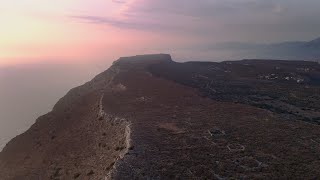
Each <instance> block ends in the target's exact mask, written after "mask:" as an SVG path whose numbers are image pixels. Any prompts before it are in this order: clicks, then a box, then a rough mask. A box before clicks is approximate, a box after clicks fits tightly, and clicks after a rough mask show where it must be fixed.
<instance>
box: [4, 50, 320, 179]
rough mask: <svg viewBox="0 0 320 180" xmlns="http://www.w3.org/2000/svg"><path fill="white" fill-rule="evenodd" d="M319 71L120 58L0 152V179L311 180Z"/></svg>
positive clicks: (315, 171)
mask: <svg viewBox="0 0 320 180" xmlns="http://www.w3.org/2000/svg"><path fill="white" fill-rule="evenodd" d="M319 88H320V65H318V64H317V63H313V62H304V61H271V60H243V61H236V62H221V63H211V62H188V63H176V62H174V61H172V59H171V57H170V55H166V54H158V55H143V56H134V57H125V58H120V59H119V60H117V61H115V62H114V63H113V65H112V67H110V68H109V69H108V70H106V71H105V72H103V73H101V74H99V75H98V76H96V77H95V78H94V79H93V80H91V81H90V82H88V83H86V84H84V85H82V86H80V87H77V88H74V89H72V90H71V91H70V92H69V93H68V94H67V95H66V96H65V97H63V98H62V99H60V100H59V101H58V103H57V104H56V105H55V107H54V108H53V110H52V112H49V113H48V114H46V115H44V116H42V117H39V118H38V119H37V121H36V123H35V124H34V125H33V126H32V127H31V128H30V129H29V130H28V131H27V132H25V133H23V134H21V135H19V136H17V137H16V138H14V139H13V140H11V141H10V142H9V143H8V144H7V145H6V147H5V148H4V149H3V151H2V152H1V153H0V177H1V178H0V179H5V180H7V179H97V180H100V179H232V178H233V179H234V178H235V179H315V178H317V177H320V154H319V151H320V126H319V123H320V120H319V119H320V107H319V104H320V103H319V100H320V96H319V94H320V93H319Z"/></svg>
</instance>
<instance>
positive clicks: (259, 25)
mask: <svg viewBox="0 0 320 180" xmlns="http://www.w3.org/2000/svg"><path fill="white" fill-rule="evenodd" d="M319 7H320V1H319V0H303V1H301V0H90V1H89V0H55V1H51V0H0V26H1V28H0V66H7V65H16V64H30V63H45V64H46V63H71V64H72V63H92V62H93V61H94V62H101V61H107V60H108V61H112V60H114V59H117V58H118V57H119V56H126V55H135V54H144V53H158V52H164V53H171V54H172V55H173V57H176V58H177V59H183V58H191V59H196V58H198V59H210V57H212V54H204V52H199V51H197V50H196V49H197V47H198V46H206V45H210V44H215V43H220V42H231V41H232V42H259V43H271V42H281V41H294V40H311V39H314V38H316V37H318V36H320V33H319V32H320V21H319V20H318V17H320V11H319V10H318V8H319Z"/></svg>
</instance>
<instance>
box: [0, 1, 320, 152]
mask: <svg viewBox="0 0 320 180" xmlns="http://www.w3.org/2000/svg"><path fill="white" fill-rule="evenodd" d="M319 7H320V1H319V0H54V1H52V0H0V150H1V148H2V147H3V146H4V144H5V143H6V142H8V140H10V139H11V138H13V137H14V136H16V135H17V134H19V133H22V132H23V131H25V130H27V129H28V127H30V125H32V124H33V123H34V121H35V119H36V118H37V117H38V116H40V115H42V114H45V113H47V112H48V111H50V110H51V108H52V107H53V105H54V104H55V103H56V102H57V101H58V99H59V98H61V97H62V96H63V95H65V94H66V92H67V91H68V90H69V89H71V88H73V87H75V86H78V85H81V84H83V83H84V82H86V81H89V80H90V79H91V78H93V77H94V75H96V74H97V73H99V72H101V71H103V70H105V69H107V68H108V67H109V66H110V65H111V63H112V61H114V60H116V59H118V58H119V57H121V56H131V55H137V54H150V53H170V54H171V55H172V57H173V59H174V60H175V61H190V60H192V61H195V60H208V61H216V60H227V59H233V58H234V57H235V55H233V54H232V52H229V51H223V50H221V49H220V50H219V51H215V50H213V49H210V48H207V47H214V45H216V44H219V43H221V44H223V43H228V42H237V43H240V44H241V43H276V42H283V41H297V40H298V41H309V40H312V39H315V38H317V37H319V36H320V21H319V17H320V11H319ZM240 58H241V57H240Z"/></svg>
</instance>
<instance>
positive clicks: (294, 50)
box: [210, 38, 320, 61]
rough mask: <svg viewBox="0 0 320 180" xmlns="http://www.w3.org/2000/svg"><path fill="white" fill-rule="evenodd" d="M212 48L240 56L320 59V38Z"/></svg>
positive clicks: (226, 44) (220, 45)
mask: <svg viewBox="0 0 320 180" xmlns="http://www.w3.org/2000/svg"><path fill="white" fill-rule="evenodd" d="M210 49H214V50H224V51H231V52H232V53H233V54H235V57H238V58H248V59H280V60H311V61H320V38H317V39H315V40H312V41H290V42H282V43H276V44H255V43H234V42H230V43H221V44H217V45H214V46H213V47H211V48H210Z"/></svg>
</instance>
